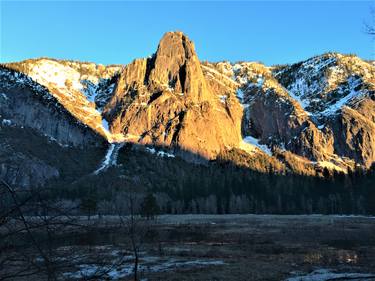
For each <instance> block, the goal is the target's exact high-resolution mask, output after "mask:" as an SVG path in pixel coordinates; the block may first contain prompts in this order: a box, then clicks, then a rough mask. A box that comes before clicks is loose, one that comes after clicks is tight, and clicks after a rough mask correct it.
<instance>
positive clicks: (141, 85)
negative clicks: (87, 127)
mask: <svg viewBox="0 0 375 281" xmlns="http://www.w3.org/2000/svg"><path fill="white" fill-rule="evenodd" d="M220 94H222V95H225V94H227V95H228V96H225V97H224V98H221V99H220V97H219V95H218V93H215V92H214V91H213V90H212V89H211V87H210V86H209V85H208V84H207V82H206V79H205V77H204V75H203V71H202V67H201V64H200V62H199V60H198V57H197V55H196V53H195V49H194V44H193V43H192V42H191V41H190V40H189V39H188V38H187V37H186V36H185V35H184V34H182V33H181V32H169V33H167V34H165V35H164V37H163V38H162V40H161V41H160V44H159V47H158V50H157V52H156V53H155V54H154V55H153V56H152V57H151V58H149V59H141V60H135V61H134V62H132V63H131V64H129V65H127V66H126V67H125V68H124V69H123V71H122V73H121V75H120V78H119V82H118V84H117V87H116V90H115V93H114V95H113V97H112V99H111V100H110V102H109V103H108V104H107V106H106V107H105V110H104V116H105V118H106V119H107V120H108V121H109V123H110V128H111V131H112V133H123V134H125V135H126V136H127V137H128V138H134V139H135V140H136V141H137V142H140V143H143V144H152V145H158V146H167V147H169V148H171V149H172V150H174V149H176V153H180V154H181V153H183V154H184V155H185V157H189V156H188V155H189V154H190V155H191V156H192V157H193V158H195V157H196V156H197V157H203V158H206V159H214V158H215V157H216V155H217V154H218V153H219V152H220V151H221V150H223V149H225V147H233V146H237V145H238V143H239V142H240V139H241V133H240V124H241V116H242V108H241V107H240V105H239V103H238V101H237V99H236V98H235V96H234V95H230V93H220Z"/></svg>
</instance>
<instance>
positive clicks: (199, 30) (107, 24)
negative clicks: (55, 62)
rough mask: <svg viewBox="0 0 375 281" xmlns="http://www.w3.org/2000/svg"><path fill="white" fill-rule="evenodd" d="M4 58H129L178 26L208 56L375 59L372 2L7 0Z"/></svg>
mask: <svg viewBox="0 0 375 281" xmlns="http://www.w3.org/2000/svg"><path fill="white" fill-rule="evenodd" d="M0 5H1V6H0V8H1V26H0V31H1V38H0V40H1V41H0V47H1V48H0V61H1V62H8V61H18V60H23V59H26V58H33V57H41V56H47V57H54V58H64V59H76V60H83V61H93V62H97V63H103V64H112V63H119V64H125V63H129V62H130V61H132V60H133V59H135V58H139V57H145V56H148V55H150V54H152V53H153V52H155V50H156V48H157V44H158V42H159V40H160V38H161V37H162V35H163V34H164V32H166V31H171V30H181V31H183V32H185V33H186V34H187V35H188V36H189V38H190V39H192V40H193V41H194V42H195V46H196V50H197V53H198V56H199V58H200V59H201V60H209V61H220V60H230V61H240V60H247V61H254V60H255V61H262V62H264V63H266V64H268V65H271V64H278V63H291V62H296V61H299V60H303V59H306V58H308V57H311V56H313V55H317V54H321V53H324V52H327V51H337V52H343V53H355V54H358V55H359V56H360V57H362V58H365V59H374V53H375V50H374V40H372V39H371V38H370V37H369V36H368V35H366V34H365V33H364V26H363V25H364V24H363V23H364V21H370V7H371V5H372V2H371V1H368V2H365V1H353V2H350V1H329V2H318V1H313V2H307V1H290V2H287V1H276V2H271V1H262V2H260V1H259V2H257V1H240V2H234V1H220V2H215V1H208V2H199V1H189V2H183V1H165V2H157V1H146V2H142V1H133V2H131V1H114V2H110V1H82V2H78V1H72V2H69V1H42V2H33V1H15V0H11V1H6V0H5V1H4V0H0Z"/></svg>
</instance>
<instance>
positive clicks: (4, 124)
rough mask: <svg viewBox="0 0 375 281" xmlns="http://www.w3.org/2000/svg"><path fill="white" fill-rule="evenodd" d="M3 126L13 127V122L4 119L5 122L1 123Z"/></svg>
mask: <svg viewBox="0 0 375 281" xmlns="http://www.w3.org/2000/svg"><path fill="white" fill-rule="evenodd" d="M1 124H2V125H3V126H11V125H12V121H11V120H9V119H3V120H2V121H1Z"/></svg>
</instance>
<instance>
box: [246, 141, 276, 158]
mask: <svg viewBox="0 0 375 281" xmlns="http://www.w3.org/2000/svg"><path fill="white" fill-rule="evenodd" d="M240 148H241V149H243V150H245V151H246V152H248V153H255V152H259V151H262V152H264V153H266V154H267V155H269V156H272V151H271V149H269V148H268V146H267V145H265V144H260V143H259V140H258V139H256V138H254V137H252V136H246V137H244V138H243V140H242V142H241V144H240Z"/></svg>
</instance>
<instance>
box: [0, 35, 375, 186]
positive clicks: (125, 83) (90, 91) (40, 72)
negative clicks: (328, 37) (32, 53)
mask: <svg viewBox="0 0 375 281" xmlns="http://www.w3.org/2000/svg"><path fill="white" fill-rule="evenodd" d="M374 83H375V63H374V62H372V61H365V60H362V59H360V58H359V57H357V56H355V55H343V54H338V53H326V54H323V55H320V56H316V57H313V58H310V59H308V60H306V61H302V62H298V63H295V64H291V65H277V66H266V65H264V64H262V63H259V62H237V63H230V62H226V61H224V62H215V63H213V62H202V61H200V60H199V58H198V56H197V53H196V50H195V47H194V43H193V42H192V41H191V40H190V39H189V38H188V37H187V36H186V35H185V34H183V33H182V32H168V33H166V34H165V35H164V36H163V38H162V39H161V41H160V43H159V46H158V48H157V50H156V52H155V53H154V54H153V55H151V56H150V57H148V58H143V59H136V60H134V61H133V62H131V63H130V64H128V65H110V66H104V65H98V64H94V63H86V62H76V61H67V60H55V59H50V58H40V59H30V60H26V61H22V62H15V63H6V64H2V65H1V66H0V144H1V145H0V157H1V163H0V177H1V178H3V179H6V180H8V181H9V182H12V183H14V184H18V185H21V186H34V185H43V184H44V183H45V182H47V181H48V180H49V179H51V178H66V177H69V176H71V175H72V174H75V175H76V176H78V175H80V176H82V175H87V174H94V175H95V174H96V175H97V174H100V173H101V172H103V171H104V170H105V169H106V167H109V166H111V165H117V157H119V156H120V155H125V157H126V153H128V152H127V151H126V150H124V149H123V147H124V144H133V145H135V147H137V149H143V150H145V151H148V152H149V157H170V158H180V159H181V160H183V161H187V162H188V163H192V165H197V164H204V165H210V163H211V162H215V161H219V160H220V161H223V160H225V161H229V162H230V163H233V164H234V165H237V166H241V167H245V168H247V169H252V170H256V171H259V172H269V171H272V172H273V173H281V174H285V173H290V172H291V173H296V174H303V175H313V176H320V175H321V174H322V171H323V170H328V171H338V172H342V173H347V171H349V170H353V169H355V168H356V167H362V168H363V169H369V168H370V167H371V166H372V164H373V163H374V161H375V84H374ZM77 159H80V161H78V160H77ZM64 161H65V162H64ZM77 161H78V162H79V164H77ZM66 163H69V164H66ZM75 163H76V164H75Z"/></svg>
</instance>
